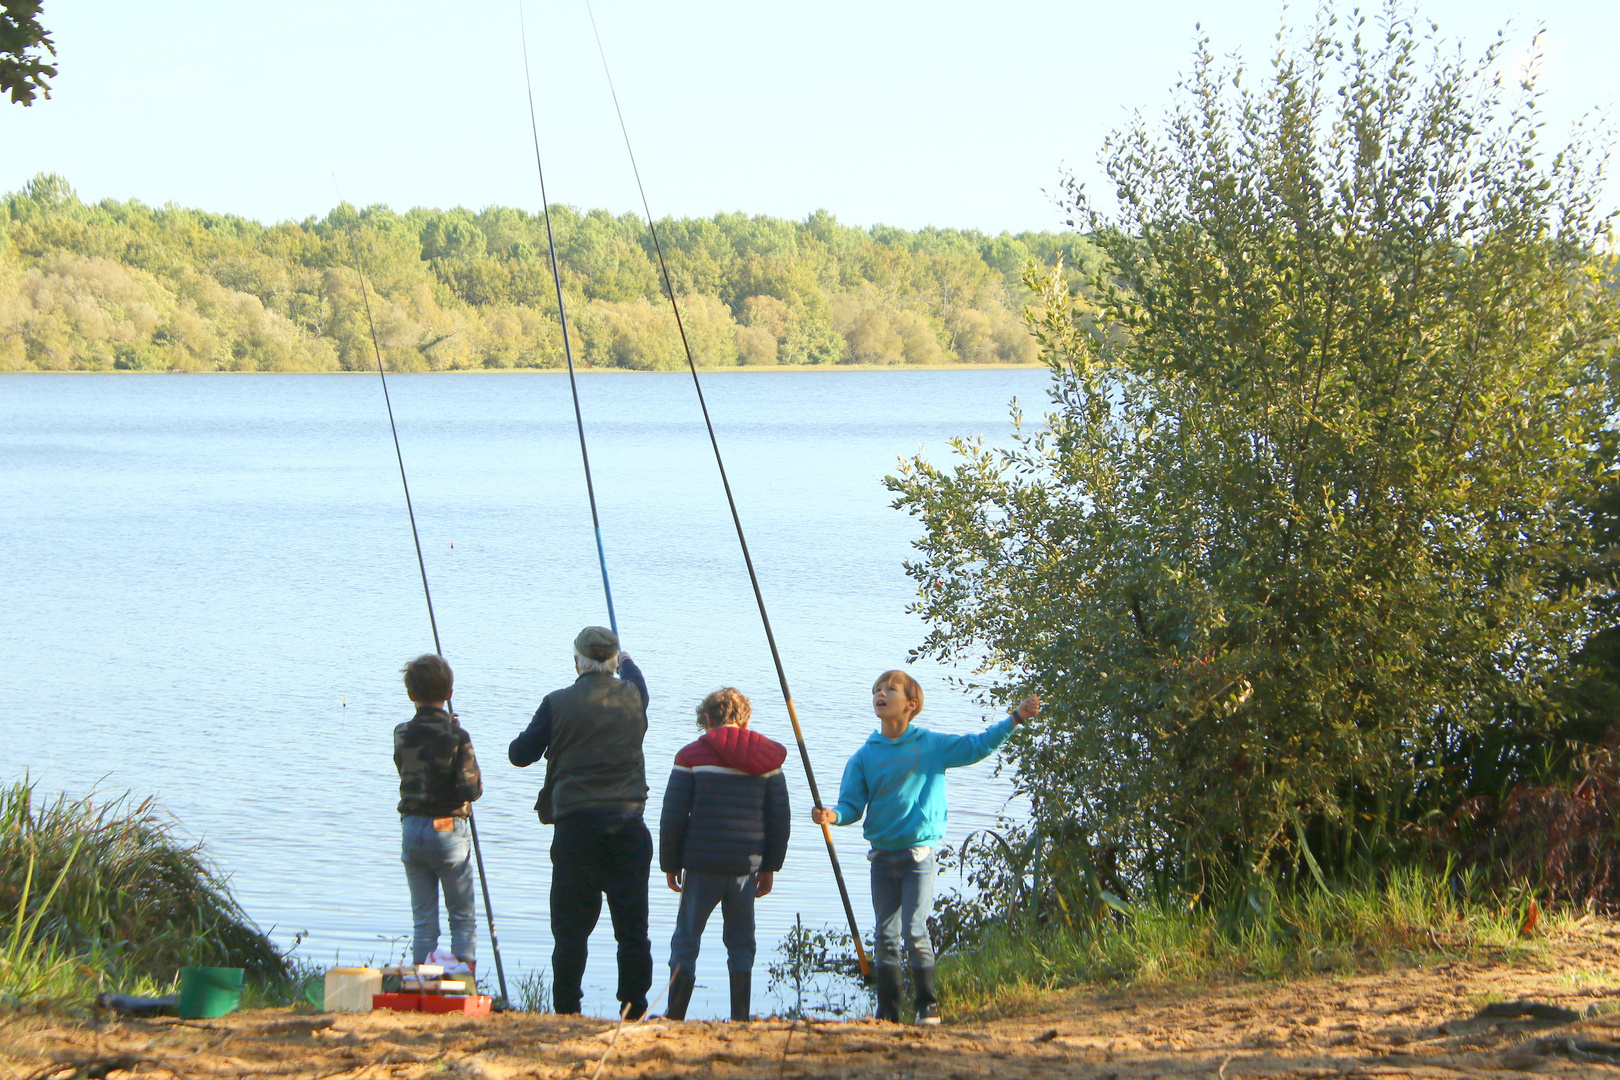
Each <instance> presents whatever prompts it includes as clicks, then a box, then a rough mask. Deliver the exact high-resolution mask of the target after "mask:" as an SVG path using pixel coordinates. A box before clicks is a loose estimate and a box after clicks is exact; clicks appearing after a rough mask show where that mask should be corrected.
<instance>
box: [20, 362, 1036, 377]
mask: <svg viewBox="0 0 1620 1080" xmlns="http://www.w3.org/2000/svg"><path fill="white" fill-rule="evenodd" d="M1045 367H1046V365H1045V364H747V365H741V366H728V367H700V368H698V372H699V373H700V374H703V375H715V374H724V373H726V372H730V371H746V372H750V373H761V374H763V373H767V372H773V371H1019V370H1023V371H1036V370H1039V369H1042V368H1045ZM574 370H575V371H576V372H577V373H578V374H581V375H585V374H593V375H594V374H600V373H608V374H614V375H686V374H689V372H688V370H687V369H686V368H673V369H671V370H668V371H650V370H647V369H644V368H622V367H577V368H575V369H574ZM375 374H377V372H376V370H375V369H373V370H371V371H125V370H122V369H117V368H114V369H111V370H107V371H46V370H43V369H40V368H35V369H33V370H28V369H23V370H19V371H0V378H3V377H6V376H11V375H117V376H125V375H138V376H146V377H154V378H155V377H162V376H166V375H176V376H181V377H185V378H208V377H209V376H214V375H230V376H243V377H247V378H252V377H256V376H264V375H361V376H365V375H375ZM388 374H390V375H567V374H568V369H567V368H534V367H512V368H446V369H445V370H443V371H390V372H388Z"/></svg>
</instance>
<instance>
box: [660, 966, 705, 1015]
mask: <svg viewBox="0 0 1620 1080" xmlns="http://www.w3.org/2000/svg"><path fill="white" fill-rule="evenodd" d="M696 985H697V976H695V975H676V976H675V981H674V982H673V983H671V984H670V987H669V1008H667V1009H665V1010H664V1018H665V1019H667V1020H685V1019H686V1007H687V1006H688V1005H690V1004H691V1003H692V987H694V986H696Z"/></svg>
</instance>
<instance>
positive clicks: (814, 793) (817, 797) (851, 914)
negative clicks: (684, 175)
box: [530, 0, 870, 978]
mask: <svg viewBox="0 0 1620 1080" xmlns="http://www.w3.org/2000/svg"><path fill="white" fill-rule="evenodd" d="M585 11H586V14H588V15H589V16H590V20H591V33H592V34H594V35H595V36H596V51H597V54H598V55H599V56H601V58H602V72H603V74H605V75H606V76H607V82H608V91H609V93H611V94H612V95H613V110H614V112H615V113H617V114H618V117H619V131H620V133H621V134H622V135H623V136H624V149H625V153H627V154H629V155H630V170H631V172H632V173H634V174H635V178H636V190H637V191H638V192H640V194H641V209H642V211H643V213H645V214H646V216H647V231H648V232H649V233H651V234H652V242H653V251H654V252H655V253H656V254H657V256H658V270H659V273H660V274H662V275H663V280H664V292H665V293H666V294H667V295H668V296H669V306H670V309H671V310H672V311H674V312H675V328H676V329H677V330H679V331H680V335H681V347H682V348H683V349H685V350H686V366H687V368H688V369H689V370H690V371H691V372H692V386H693V388H694V389H695V390H696V391H697V399H698V406H699V408H701V409H702V410H703V424H704V426H705V427H706V428H708V431H709V445H710V446H712V447H713V448H714V463H715V465H716V466H717V467H718V468H719V470H720V485H721V486H722V487H723V488H725V492H726V505H727V506H729V507H730V508H731V522H732V524H733V525H735V526H736V528H737V543H738V545H739V546H741V548H742V556H743V563H744V564H745V565H746V566H747V567H748V581H749V583H750V584H751V585H753V587H754V601H755V603H757V604H758V605H759V619H760V622H762V623H763V624H764V625H765V640H766V642H767V643H768V644H769V645H770V648H771V660H772V662H773V663H774V664H775V665H776V678H777V681H778V682H780V683H781V684H782V700H783V702H784V703H786V705H787V713H788V719H789V720H790V721H791V722H792V724H793V737H794V739H795V740H796V741H797V742H798V744H799V760H800V761H801V762H803V764H804V776H805V779H806V780H808V781H809V782H810V798H811V799H813V800H814V801H815V804H816V807H817V809H820V808H821V805H822V804H821V792H820V790H819V789H818V788H817V787H816V774H815V771H814V770H813V769H811V767H810V750H809V748H808V747H807V746H806V745H805V741H804V731H803V729H802V728H800V727H799V714H798V710H797V709H795V708H794V707H793V692H792V691H791V690H789V689H788V680H787V671H786V669H785V668H783V666H782V653H781V651H780V650H779V649H778V648H777V647H776V635H775V634H774V633H773V632H772V631H771V617H770V615H769V613H767V612H766V610H765V594H764V593H763V592H762V591H761V590H760V586H759V575H758V574H757V573H755V571H754V558H753V556H752V555H751V554H749V551H748V537H747V536H745V535H744V534H743V524H742V516H741V515H740V514H739V513H738V512H737V500H736V499H735V498H734V497H733V496H732V493H731V480H730V479H729V478H728V477H727V476H726V462H725V459H724V458H723V457H722V456H721V454H720V440H719V439H718V438H716V437H715V434H714V422H713V421H712V420H710V419H709V403H708V401H707V400H706V399H705V398H704V396H703V382H702V380H700V379H699V378H698V370H697V362H696V361H695V360H693V359H692V345H691V343H690V342H689V341H687V339H686V324H685V322H684V321H682V319H681V306H680V304H679V303H677V302H676V300H675V284H674V282H672V281H671V280H670V276H669V267H668V266H667V265H666V264H665V262H664V246H663V244H662V243H661V242H660V241H659V239H658V226H657V225H655V224H654V223H653V216H652V207H651V206H649V205H648V202H647V189H646V187H645V186H644V185H643V184H642V182H641V168H640V166H638V165H637V164H636V152H635V150H634V148H632V147H631V145H630V129H629V127H628V126H627V125H626V124H625V122H624V109H623V107H621V106H620V104H619V91H618V89H617V88H616V87H615V86H614V84H613V70H612V68H611V67H610V66H609V65H608V59H607V49H606V48H604V47H603V45H602V32H601V31H600V30H599V29H598V28H597V25H596V12H595V11H593V10H592V8H591V3H590V0H585ZM533 107H534V99H533V95H532V94H531V95H530V109H531V110H532V109H533ZM821 835H822V838H823V839H824V840H826V842H827V857H828V858H829V859H831V860H832V869H833V877H834V878H835V879H837V881H838V895H839V897H840V898H841V899H842V900H843V901H844V916H845V917H846V918H847V919H848V920H849V931H850V935H851V936H852V937H853V938H854V939H855V951H856V955H857V956H858V957H859V959H860V964H861V976H862V978H865V977H867V976H868V975H869V974H870V966H869V964H868V961H867V958H866V947H865V945H864V943H863V942H862V940H861V929H860V925H859V924H858V923H857V922H856V920H855V908H854V907H853V906H852V905H851V904H850V902H849V889H848V887H847V886H845V884H844V870H843V867H841V866H840V865H839V863H838V849H837V848H835V847H834V846H833V838H832V829H831V828H829V827H828V826H826V825H823V826H822V827H821Z"/></svg>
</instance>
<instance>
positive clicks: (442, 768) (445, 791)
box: [394, 708, 484, 817]
mask: <svg viewBox="0 0 1620 1080" xmlns="http://www.w3.org/2000/svg"><path fill="white" fill-rule="evenodd" d="M394 766H395V767H396V768H397V769H399V812H400V813H401V814H402V815H403V814H408V815H411V816H418V817H466V816H467V815H468V814H470V813H471V812H472V806H471V805H470V804H471V803H472V802H473V801H474V800H476V799H477V798H478V797H479V796H480V795H482V794H483V793H484V781H483V777H482V776H480V775H479V772H478V759H477V758H476V757H474V756H473V748H472V739H471V738H469V737H468V735H467V733H466V732H465V731H463V730H462V729H461V725H460V724H458V723H456V722H455V721H454V720H452V719H450V714H449V713H447V712H445V711H444V710H443V709H429V708H420V709H417V710H416V715H415V716H414V717H412V718H411V719H410V721H409V722H408V723H404V724H401V725H399V726H398V727H396V728H395V729H394Z"/></svg>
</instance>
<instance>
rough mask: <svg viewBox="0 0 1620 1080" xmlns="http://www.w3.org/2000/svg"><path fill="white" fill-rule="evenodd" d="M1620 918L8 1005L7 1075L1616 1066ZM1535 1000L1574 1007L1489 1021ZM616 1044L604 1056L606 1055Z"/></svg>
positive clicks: (1253, 1071)
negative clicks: (1298, 952)
mask: <svg viewBox="0 0 1620 1080" xmlns="http://www.w3.org/2000/svg"><path fill="white" fill-rule="evenodd" d="M1617 949H1620V923H1613V922H1606V921H1601V920H1587V921H1586V922H1585V923H1584V925H1580V926H1577V927H1575V928H1573V929H1571V930H1567V931H1564V932H1562V933H1560V935H1559V936H1558V937H1556V938H1554V939H1550V940H1547V941H1545V942H1543V943H1542V947H1541V948H1540V949H1539V950H1538V951H1537V954H1536V955H1535V956H1534V957H1533V958H1531V959H1519V960H1516V961H1510V960H1509V959H1507V958H1505V957H1502V956H1499V955H1498V956H1493V955H1491V954H1488V953H1485V954H1475V955H1473V956H1470V957H1469V958H1467V959H1461V960H1453V961H1451V962H1446V963H1439V964H1434V965H1428V966H1397V967H1391V968H1389V969H1387V970H1382V971H1373V972H1365V973H1361V974H1356V975H1348V976H1311V977H1307V978H1299V979H1295V980H1291V981H1287V982H1247V981H1220V982H1213V983H1209V984H1205V985H1200V986H1196V987H1163V986H1159V987H1138V988H1126V989H1117V988H1116V989H1077V990H1069V991H1063V992H1059V993H1054V994H1051V995H1049V996H1047V997H1045V998H1043V999H1042V1001H1041V1003H1040V1004H1039V1005H1038V1006H1037V1007H1036V1008H1035V1009H1034V1010H1032V1011H1030V1012H1029V1013H1027V1014H1025V1015H1020V1016H1014V1017H1003V1018H997V1019H990V1020H985V1019H965V1020H959V1021H957V1022H947V1023H946V1024H944V1025H942V1026H941V1027H938V1028H933V1029H925V1028H917V1027H908V1026H903V1025H898V1024H887V1023H879V1022H876V1021H862V1022H855V1023H848V1022H831V1021H827V1022H824V1021H817V1020H810V1021H804V1020H800V1021H797V1022H790V1021H787V1020H759V1021H754V1022H750V1023H746V1024H731V1023H719V1022H707V1021H697V1022H686V1023H677V1022H671V1021H665V1020H649V1021H646V1022H643V1023H641V1024H638V1025H625V1026H624V1027H623V1029H622V1030H619V1029H618V1028H617V1027H616V1025H615V1024H613V1023H612V1022H610V1021H606V1020H602V1019H590V1018H579V1017H558V1016H549V1015H532V1014H504V1015H495V1016H490V1017H483V1018H476V1019H474V1018H468V1017H465V1016H461V1017H457V1016H430V1015H425V1014H421V1013H383V1012H373V1013H356V1014H348V1013H344V1014H331V1013H325V1014H317V1013H308V1012H305V1013H297V1012H293V1011H289V1010H256V1011H253V1012H248V1013H242V1014H234V1015H231V1016H228V1017H225V1018H223V1019H220V1020H207V1021H190V1020H176V1019H150V1020H135V1019H124V1020H116V1019H110V1018H101V1019H97V1020H83V1021H79V1020H65V1019H63V1018H61V1017H52V1016H18V1015H12V1016H10V1017H7V1018H6V1019H5V1021H4V1024H3V1026H0V1067H3V1068H4V1069H5V1070H6V1071H7V1072H8V1074H9V1075H10V1076H11V1077H13V1078H27V1080H48V1078H49V1080H65V1078H67V1077H70V1076H89V1077H105V1076H111V1077H115V1078H117V1077H124V1076H149V1077H158V1078H166V1077H237V1076H244V1077H245V1076H274V1077H290V1078H294V1077H296V1078H309V1080H340V1078H341V1080H385V1078H399V1080H416V1078H419V1077H428V1076H454V1077H461V1078H466V1080H478V1078H488V1080H509V1078H517V1077H537V1078H542V1080H553V1078H564V1077H566V1078H570V1080H573V1078H585V1080H589V1078H591V1077H598V1076H599V1077H603V1078H606V1077H613V1078H625V1077H705V1078H707V1077H715V1078H744V1077H748V1078H774V1080H788V1078H822V1077H825V1078H829V1080H830V1078H846V1077H849V1078H852V1077H884V1078H896V1080H902V1078H903V1080H968V1078H978V1077H993V1078H996V1080H1013V1078H1023V1077H1042V1078H1046V1077H1095V1078H1098V1080H1103V1078H1109V1077H1112V1078H1117V1080H1126V1078H1138V1077H1143V1078H1145V1077H1212V1078H1216V1080H1240V1078H1245V1077H1317V1078H1326V1077H1346V1078H1372V1077H1378V1078H1381V1080H1382V1078H1397V1077H1426V1078H1427V1077H1456V1076H1471V1075H1486V1074H1488V1075H1493V1076H1515V1075H1535V1076H1583V1077H1584V1076H1614V1077H1617V1078H1620V1011H1616V1012H1613V1013H1611V1012H1609V1011H1608V1010H1609V1009H1610V1008H1616V1009H1620V970H1617V968H1620V964H1617V963H1616V960H1617ZM1519 999H1534V1000H1536V1001H1541V1002H1549V1003H1553V1004H1556V1005H1559V1006H1563V1007H1566V1008H1570V1009H1574V1010H1576V1011H1578V1012H1580V1013H1582V1014H1583V1018H1582V1019H1580V1020H1577V1021H1575V1022H1568V1023H1562V1022H1556V1021H1553V1022H1537V1021H1532V1020H1528V1019H1519V1020H1500V1019H1498V1020H1492V1019H1488V1018H1486V1019H1481V1018H1476V1017H1475V1014H1476V1013H1477V1012H1478V1010H1479V1009H1480V1008H1481V1007H1482V1006H1483V1005H1484V1004H1486V1003H1487V1002H1490V1001H1514V1000H1519ZM604 1059H605V1060H604Z"/></svg>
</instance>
